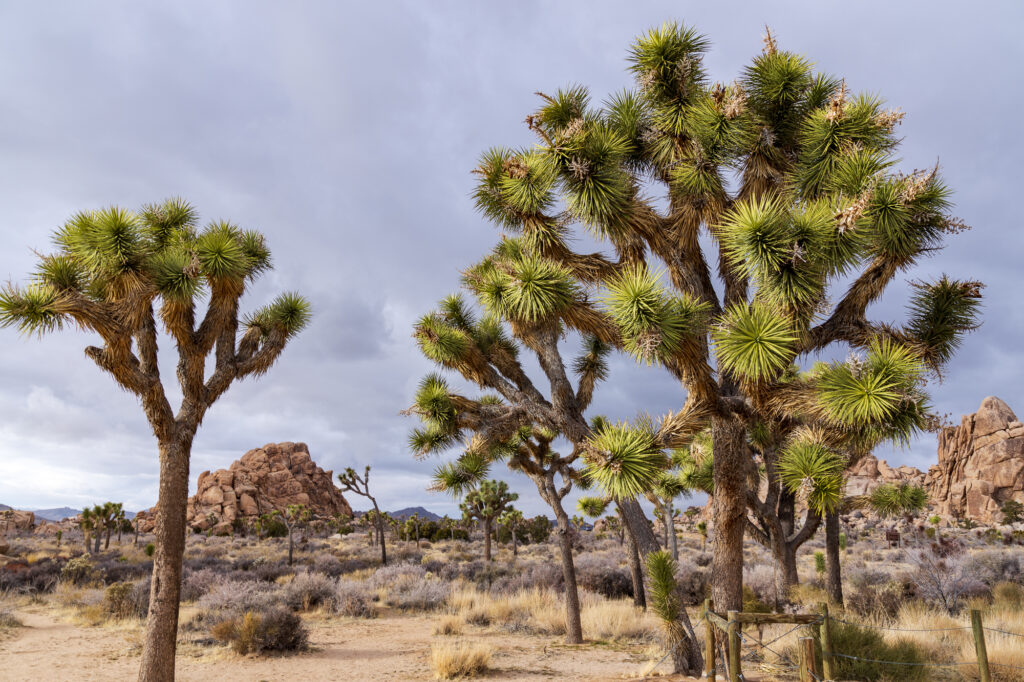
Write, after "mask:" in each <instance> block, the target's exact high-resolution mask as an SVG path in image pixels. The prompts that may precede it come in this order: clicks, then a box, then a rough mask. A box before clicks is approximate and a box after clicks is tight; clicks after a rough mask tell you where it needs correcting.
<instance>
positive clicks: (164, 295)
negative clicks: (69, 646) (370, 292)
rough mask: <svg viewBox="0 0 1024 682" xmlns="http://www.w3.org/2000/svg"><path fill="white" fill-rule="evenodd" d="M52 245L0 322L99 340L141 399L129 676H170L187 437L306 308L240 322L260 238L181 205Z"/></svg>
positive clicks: (258, 260) (260, 258) (70, 230)
mask: <svg viewBox="0 0 1024 682" xmlns="http://www.w3.org/2000/svg"><path fill="white" fill-rule="evenodd" d="M54 241H55V244H56V247H57V250H56V252H55V253H54V254H52V255H46V256H42V257H40V259H39V266H38V269H37V270H36V272H35V273H34V276H33V281H32V283H31V284H29V285H27V286H25V287H17V286H10V285H9V286H7V287H6V288H4V289H3V291H2V292H0V325H2V326H14V327H17V328H18V329H19V330H21V331H22V332H25V333H36V334H43V333H46V332H52V331H59V330H61V329H63V328H64V327H65V326H68V325H71V326H75V327H78V328H80V329H85V330H88V331H90V332H93V333H95V334H96V335H98V336H99V338H100V341H101V344H100V345H98V346H89V347H88V348H86V349H85V354H86V356H87V357H88V358H89V359H90V360H92V361H93V362H94V363H96V365H97V366H98V367H99V368H100V369H101V370H103V371H104V372H107V373H108V374H110V375H111V376H112V377H113V379H114V380H115V381H116V382H117V383H118V385H119V386H121V387H122V388H123V389H125V390H126V391H128V392H130V393H132V394H133V395H134V396H136V397H137V398H138V399H139V401H140V402H141V403H142V408H143V411H144V412H145V414H146V418H147V419H148V421H149V424H150V427H151V428H152V429H153V433H154V435H155V436H156V439H157V444H158V450H159V458H160V495H159V500H158V502H157V524H156V555H155V557H154V562H153V584H152V588H151V594H150V607H149V617H148V620H147V622H146V633H145V639H144V645H143V654H142V665H141V669H140V672H139V679H140V680H145V681H146V682H153V681H157V680H173V679H174V651H175V639H176V636H177V629H178V599H179V596H180V590H181V562H182V553H183V551H184V548H185V506H186V501H187V499H188V469H189V456H190V453H191V448H192V441H193V439H194V438H195V434H196V431H197V430H198V428H199V425H200V423H202V420H203V417H204V416H205V415H206V412H207V410H208V409H209V408H210V406H211V405H212V404H213V403H214V402H215V401H216V400H217V399H218V398H219V397H220V396H221V395H222V394H223V393H224V392H225V391H226V390H227V389H228V387H229V386H231V384H232V383H233V382H234V381H236V380H240V379H244V378H246V377H257V376H260V375H262V374H264V373H266V372H267V370H269V369H270V367H271V366H272V365H273V364H274V362H275V361H276V360H277V358H278V356H279V355H280V354H281V351H283V350H284V347H285V344H286V343H287V342H288V340H289V339H291V338H292V337H293V336H294V335H295V334H296V333H298V332H299V331H300V330H301V329H302V328H303V327H304V326H305V325H306V324H307V322H308V321H309V317H310V307H309V304H308V303H307V302H306V300H305V299H303V298H301V297H300V296H298V295H296V294H291V293H288V294H283V295H281V296H280V297H278V298H277V299H276V300H275V301H274V302H273V303H271V304H270V305H268V306H266V307H263V308H260V309H258V310H257V311H256V312H254V313H253V314H251V315H249V316H248V317H246V318H245V319H244V320H243V321H241V322H240V320H239V301H240V299H241V297H242V294H243V293H244V292H245V289H246V286H248V285H249V283H251V282H252V281H253V280H255V279H256V278H257V277H258V276H259V275H260V274H261V273H263V272H265V271H266V270H268V269H269V268H270V251H269V250H268V249H267V246H266V244H265V243H264V239H263V236H262V235H261V234H260V233H258V232H255V231H252V230H242V229H239V228H238V227H236V226H234V225H232V224H230V223H227V222H213V223H210V224H209V225H207V226H206V227H204V228H202V229H200V228H198V220H197V214H196V211H195V209H193V208H192V206H190V205H189V204H187V203H186V202H184V201H182V200H180V199H171V200H169V201H166V202H164V203H161V204H154V205H148V206H145V207H144V208H143V209H142V210H141V211H139V212H132V211H128V210H124V209H121V208H108V209H103V210H100V211H89V212H83V213H79V214H78V215H76V216H74V217H73V218H72V219H71V220H69V221H68V222H67V223H66V224H65V225H64V226H63V227H61V228H60V229H59V230H57V232H56V234H55V236H54ZM204 305H205V313H204V312H203V310H202V308H203V307H204ZM158 324H159V325H162V327H163V329H164V330H165V331H166V333H167V334H168V335H169V336H170V338H171V340H172V341H173V343H174V345H175V348H176V351H177V359H178V362H177V379H178V383H179V387H180V391H181V395H182V400H181V404H180V406H179V407H178V409H177V411H175V410H174V409H173V408H172V407H171V404H170V402H169V401H168V398H167V393H166V392H165V387H164V382H163V380H162V378H161V376H160V370H159V364H158V362H157V355H158V353H157V336H158V332H157V327H158ZM208 370H209V371H208Z"/></svg>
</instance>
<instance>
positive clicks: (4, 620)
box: [0, 606, 23, 630]
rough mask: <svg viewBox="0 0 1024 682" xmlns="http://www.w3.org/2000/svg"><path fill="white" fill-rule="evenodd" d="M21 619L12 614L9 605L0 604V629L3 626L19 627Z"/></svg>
mask: <svg viewBox="0 0 1024 682" xmlns="http://www.w3.org/2000/svg"><path fill="white" fill-rule="evenodd" d="M22 625H23V624H22V622H21V620H19V619H18V617H17V616H15V615H14V612H13V611H11V609H10V608H9V607H6V606H0V630H3V629H5V628H20V627H22Z"/></svg>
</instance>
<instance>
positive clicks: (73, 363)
mask: <svg viewBox="0 0 1024 682" xmlns="http://www.w3.org/2000/svg"><path fill="white" fill-rule="evenodd" d="M1022 19H1024V5H1022V4H1021V3H1019V2H987V3H977V4H975V5H974V6H970V7H968V5H967V4H965V3H963V2H934V1H930V2H909V1H905V0H904V1H901V2H891V0H890V1H888V2H864V1H859V2H856V3H839V2H821V1H820V0H819V1H817V2H808V3H795V2H756V3H753V2H752V3H749V4H746V3H743V4H741V3H728V2H715V3H711V2H699V3H698V2H678V1H677V2H628V3H625V2H596V1H594V0H580V1H574V2H570V1H567V0H562V1H560V2H548V3H540V2H523V1H518V0H517V1H516V2H503V3H495V2H482V1H474V2H470V1H469V0H466V1H464V2H440V1H437V0H431V1H430V2H423V1H422V0H420V1H411V2H389V1H383V2H373V3H354V2H319V3H317V2H289V3H281V2H253V1H251V0H246V1H245V2H241V1H239V2H218V3H210V2H180V1H179V2H175V3H137V2H125V3H111V2H90V3H82V2H64V3H59V2H47V3H13V2H12V3H3V5H0V84H2V89H3V96H2V98H0V141H2V150H3V158H2V161H0V246H2V249H0V279H11V280H12V281H15V282H18V281H24V278H25V275H26V274H27V273H28V272H30V271H31V269H32V267H33V265H34V259H35V256H34V255H33V249H36V250H40V251H46V250H47V249H48V248H49V245H50V233H51V231H52V230H54V229H55V228H57V227H58V226H59V225H61V223H62V222H63V221H65V220H66V219H67V218H68V217H69V216H70V215H71V214H72V213H74V212H76V211H78V210H82V209H93V208H100V207H103V206H108V205H111V204H116V205H120V206H123V207H128V208H136V207H138V206H140V205H141V204H143V203H146V202H152V201H159V200H161V199H163V198H166V197H169V196H175V195H180V196H183V197H185V198H187V199H188V200H189V201H191V202H193V203H194V205H195V206H196V207H197V208H198V210H199V211H200V213H201V215H202V217H203V219H204V220H209V219H221V218H223V219H230V220H232V221H234V222H236V223H238V224H239V225H241V226H243V227H252V228H256V229H259V230H262V231H263V232H264V233H265V234H266V235H267V238H268V241H269V245H270V246H271V248H272V250H273V253H274V260H275V263H276V270H275V271H274V272H273V273H271V274H270V275H269V276H266V277H265V278H264V279H263V280H261V281H260V283H259V284H258V285H257V286H255V287H253V288H252V290H251V292H250V293H249V295H248V297H247V299H246V301H247V303H248V305H249V306H250V307H254V306H257V305H260V304H262V303H265V302H266V301H268V300H269V299H270V298H272V297H273V296H274V295H275V294H276V293H277V292H278V291H281V290H285V289H296V290H299V291H301V292H302V293H304V294H305V295H307V296H308V297H309V298H310V299H311V301H312V302H313V306H314V309H315V315H316V316H315V319H314V322H313V324H312V325H311V326H310V327H309V328H308V330H306V331H305V332H303V334H302V335H301V336H300V337H299V338H297V339H296V340H295V341H294V342H293V343H291V344H290V345H289V346H288V348H287V350H286V351H285V353H284V356H283V357H282V358H281V360H280V362H279V363H278V364H277V366H276V367H275V368H274V369H273V370H272V371H271V372H270V373H269V374H268V375H266V376H265V377H264V378H262V379H260V380H259V381H247V382H244V383H242V384H236V385H235V386H234V387H232V388H231V390H230V391H229V392H228V393H227V394H226V395H225V396H224V397H222V398H221V400H220V401H219V402H218V403H217V404H216V405H215V406H214V408H213V409H212V410H211V411H210V413H209V414H208V416H207V418H206V420H205V422H204V424H203V426H202V429H201V430H200V432H199V435H198V437H197V438H196V440H195V445H194V448H193V453H192V475H193V476H192V478H193V480H192V486H191V490H192V491H194V489H195V478H196V477H197V476H198V474H199V473H200V472H202V471H204V470H207V469H217V468H222V467H227V466H228V465H229V464H230V463H231V461H232V460H234V459H237V458H238V457H239V456H240V455H242V454H243V453H244V452H245V451H246V450H249V449H251V448H254V447H258V446H260V445H263V444H265V443H268V442H278V441H288V440H292V441H304V442H306V443H308V445H309V449H310V452H311V453H312V455H313V458H314V459H315V460H316V461H317V462H318V463H320V464H321V466H323V467H324V468H325V469H334V470H335V471H337V470H339V469H341V468H343V467H345V466H356V467H360V468H361V467H362V466H363V465H364V464H366V463H367V462H369V463H372V464H373V466H374V473H373V475H372V476H373V479H372V485H373V486H374V487H375V488H376V489H377V490H378V491H379V495H380V498H381V503H382V506H383V507H385V508H390V509H394V508H397V507H401V506H406V505H424V506H427V507H428V508H430V509H432V510H435V511H437V512H439V513H444V512H449V513H452V512H454V511H455V505H454V503H453V502H452V501H451V500H450V499H448V498H445V497H442V496H440V495H437V494H432V493H429V492H427V491H426V490H425V488H426V486H427V485H428V481H429V475H430V472H431V471H432V469H433V467H434V466H436V464H437V461H425V462H418V461H416V460H414V459H413V458H412V457H411V456H410V454H409V452H408V449H407V447H406V437H407V434H408V432H409V430H410V429H411V428H412V427H413V426H414V425H415V424H414V421H413V420H412V419H410V418H407V417H401V416H399V414H398V413H399V410H401V409H403V408H405V407H407V406H408V405H409V403H410V399H411V395H412V393H413V390H414V387H415V385H416V383H417V382H418V380H419V379H420V378H421V377H422V376H423V374H424V373H426V372H427V371H430V370H431V365H430V363H428V362H427V361H426V360H424V359H423V358H421V357H420V355H419V353H418V350H417V349H416V347H415V346H414V344H413V341H412V339H411V338H410V333H411V325H412V323H413V321H414V320H415V319H416V317H418V316H419V315H421V314H422V313H424V312H426V311H427V310H429V309H430V308H431V306H433V305H434V303H435V302H436V301H437V300H438V299H440V298H441V297H443V296H444V295H446V294H448V293H451V292H453V291H455V290H456V288H457V286H458V273H459V271H460V269H461V268H463V267H465V266H466V265H468V264H470V263H471V262H473V261H474V260H476V259H477V258H479V257H480V255H481V254H482V253H483V252H485V251H486V250H488V249H489V248H490V247H491V246H492V245H493V244H494V243H495V241H496V239H497V236H498V232H497V230H496V229H495V228H494V227H493V226H491V225H489V224H488V223H486V222H485V221H483V220H482V219H481V218H480V217H479V216H478V215H477V214H476V213H475V211H474V208H473V204H472V201H471V198H470V193H471V191H472V189H473V182H474V181H473V176H471V175H470V170H471V169H472V168H473V167H474V166H475V165H476V163H477V159H478V157H479V155H480V154H481V152H483V151H484V150H485V149H487V148H488V147H490V146H498V145H510V146H515V145H524V144H530V143H532V139H531V137H530V135H529V134H528V131H527V130H526V128H525V126H524V125H523V123H522V121H523V118H524V117H525V116H526V115H527V114H528V113H530V112H531V111H533V110H534V109H535V108H536V106H537V98H536V97H535V96H534V95H533V93H534V92H535V91H537V90H542V91H548V92H550V91H553V90H555V89H556V88H558V87H559V86H564V85H567V84H572V83H580V84H584V85H587V86H588V87H589V88H590V89H591V92H592V94H593V97H594V99H595V100H597V101H601V100H602V99H603V98H604V97H605V96H606V95H608V94H610V93H612V92H615V91H617V90H620V89H622V88H624V87H627V86H629V85H630V79H629V76H628V74H627V72H626V59H625V57H626V51H627V48H628V47H629V45H630V42H631V40H632V39H633V37H634V36H635V35H636V34H638V33H639V32H641V31H644V30H646V29H647V28H649V27H652V26H655V25H658V24H660V23H661V22H663V21H665V20H681V21H684V22H686V23H688V24H691V25H694V26H696V27H697V28H698V29H699V30H700V31H702V32H703V33H705V34H706V35H707V36H708V37H709V38H710V39H711V43H712V48H711V51H710V54H709V55H708V56H707V59H706V64H707V66H708V68H709V72H710V75H711V78H712V79H714V80H721V81H731V80H733V79H734V78H736V77H737V76H738V75H739V72H740V69H741V68H742V67H743V65H744V64H746V63H747V62H748V61H749V59H750V58H751V57H752V56H753V55H755V54H756V53H758V52H759V51H760V49H761V36H762V34H763V26H764V24H765V23H769V24H770V25H771V26H772V28H773V29H774V32H775V33H776V35H777V37H778V39H779V41H780V45H781V46H782V47H783V48H784V49H788V50H793V51H796V52H800V53H803V54H805V55H807V56H808V57H809V58H811V59H812V60H813V61H815V62H816V63H817V65H818V68H819V69H821V70H824V71H828V72H831V73H834V74H837V75H841V76H845V77H846V78H847V82H848V84H849V86H850V87H851V88H852V89H854V90H858V91H859V90H867V91H871V92H874V93H878V94H881V95H882V96H884V97H885V98H886V99H887V100H888V101H889V103H890V104H891V105H892V106H898V107H900V108H902V109H903V110H904V111H905V112H906V113H907V117H906V119H905V120H904V122H903V125H902V128H901V129H900V133H901V134H902V135H904V136H905V142H904V145H903V148H902V159H903V163H902V167H903V169H904V170H911V169H913V168H924V167H929V166H931V165H932V164H934V163H935V162H936V160H938V161H940V162H941V164H942V167H943V174H944V177H945V178H946V180H947V181H948V183H949V184H950V185H951V186H952V187H953V188H954V190H955V196H954V200H955V202H956V204H957V206H956V211H955V212H956V213H957V214H959V215H960V216H961V217H963V219H964V220H966V221H967V222H968V223H969V224H971V225H973V226H974V229H973V231H971V232H968V233H965V234H962V235H959V236H957V237H954V238H953V240H952V242H951V243H950V245H949V246H948V248H947V249H946V250H945V251H943V252H942V253H940V254H937V255H936V256H934V257H932V258H930V259H928V260H927V261H925V262H924V263H923V264H922V266H921V267H919V268H918V269H917V270H916V271H915V272H913V273H910V275H909V276H910V277H913V278H927V277H931V276H934V275H937V274H939V273H942V272H948V273H949V274H951V275H953V276H956V277H959V278H968V279H970V278H978V279H981V280H984V281H985V282H986V284H987V285H988V288H987V289H986V290H985V294H986V298H985V323H984V327H983V328H982V329H981V330H980V331H978V332H976V333H975V334H974V335H973V336H971V337H970V338H968V340H967V341H966V343H965V344H964V346H963V349H962V351H961V353H960V354H959V356H958V357H957V358H956V359H955V360H954V361H953V363H952V364H951V366H950V367H949V369H948V372H947V374H946V376H945V380H944V383H942V384H941V385H936V386H934V389H933V395H934V402H935V404H936V406H937V408H938V410H939V411H940V412H948V413H952V414H953V415H954V418H955V419H956V420H959V416H960V415H961V414H963V413H967V412H972V411H974V409H976V407H977V405H978V404H979V403H980V401H981V399H982V398H983V397H985V396H986V395H992V394H994V395H998V396H1000V397H1002V398H1003V399H1004V400H1006V401H1007V402H1008V403H1009V404H1010V405H1011V406H1012V407H1016V408H1018V409H1020V410H1022V411H1024V388H1022V383H1021V377H1020V369H1021V360H1022V350H1021V345H1022V343H1021V338H1020V332H1021V329H1022V325H1021V323H1022V318H1024V315H1022V312H1021V311H1022V309H1024V307H1022V303H1021V289H1020V286H1021V282H1022V280H1021V277H1020V272H1021V258H1022V255H1024V248H1022V247H1024V236H1022V235H1024V230H1022V229H1021V227H1020V225H1019V218H1014V216H1015V215H1019V210H1018V207H1017V201H1019V200H1020V194H1021V190H1020V180H1019V177H1020V170H1019V164H1020V162H1021V161H1020V160H1021V158H1022V157H1024V148H1022V144H1021V139H1022V136H1021V134H1020V132H1019V125H1020V123H1019V121H1020V117H1021V112H1022V111H1024V102H1022V94H1021V88H1020V74H1021V67H1022V61H1024V60H1022V56H1024V41H1022V40H1021V39H1020V35H1021V31H1022V29H1024V21H1022ZM904 293H905V287H904V286H902V285H901V286H898V287H894V288H893V291H892V292H891V294H890V295H888V296H887V297H886V299H885V300H883V301H882V302H881V303H880V304H878V305H876V306H875V307H874V309H873V310H872V313H873V314H874V316H876V317H879V318H887V319H898V316H899V315H900V313H901V310H902V296H903V294H904ZM91 342H92V340H90V339H89V338H88V336H87V335H83V334H74V333H64V334H60V335H54V336H50V337H47V338H44V339H43V340H41V341H40V340H37V339H36V338H24V337H19V335H18V334H17V332H16V331H14V330H10V329H8V330H0V344H2V346H0V347H2V350H3V352H2V354H0V379H2V381H0V415H2V417H0V502H3V503H6V504H9V505H13V506H16V507H20V508H34V507H50V506H63V505H70V506H73V507H80V506H82V505H85V504H93V503H97V502H102V501H105V500H115V501H123V502H124V503H125V505H126V507H127V508H129V509H139V508H143V507H149V506H151V505H153V504H154V503H155V500H156V491H157V466H158V465H157V457H156V448H155V442H154V438H153V436H152V433H151V432H150V430H149V427H148V425H147V423H146V421H145V418H144V416H143V413H142V410H141V408H140V407H139V405H138V404H137V402H136V400H135V399H134V398H132V397H131V396H129V395H128V394H126V393H125V392H123V391H121V390H120V389H118V388H117V387H116V386H115V385H114V383H113V381H112V380H111V379H110V378H108V377H107V376H105V375H103V374H101V372H100V370H98V369H97V368H96V367H95V366H94V365H93V364H92V363H91V362H90V361H88V360H87V359H86V358H85V357H84V355H83V353H82V349H83V348H84V347H85V346H86V345H88V344H89V343H91ZM162 348H163V351H164V353H165V354H166V353H168V352H169V351H171V350H172V347H171V344H170V343H166V342H165V343H164V344H163V347H162ZM165 359H166V358H165ZM164 376H173V373H171V372H168V373H165V375H164ZM682 400H683V393H682V391H681V390H680V388H679V387H678V386H677V385H675V384H674V383H673V382H672V381H671V380H669V378H668V377H667V375H666V373H665V372H664V371H660V370H657V369H646V368H637V367H635V366H634V365H633V363H632V361H630V360H628V359H625V358H617V359H616V360H615V361H614V362H613V371H612V375H611V378H610V380H609V382H608V383H607V384H606V385H605V386H604V387H603V388H601V389H600V391H599V393H598V395H597V398H596V400H595V405H594V408H593V412H594V413H598V412H599V413H603V414H607V415H609V416H610V417H612V418H616V419H624V418H629V417H632V416H634V415H635V414H636V413H637V411H639V410H649V411H651V412H654V413H657V412H661V411H664V410H667V409H674V408H678V407H679V406H680V405H681V404H682ZM876 454H878V456H879V457H882V458H887V459H889V461H890V462H899V463H908V464H913V465H915V466H918V467H922V468H926V467H927V466H928V465H930V464H932V463H934V461H935V439H934V437H927V438H923V439H921V440H920V441H919V442H917V443H915V444H914V445H913V446H912V447H911V448H910V449H909V450H903V451H893V450H892V449H891V448H890V447H886V448H883V449H881V450H880V451H879V452H877V453H876ZM498 473H500V474H502V475H503V476H504V477H506V478H508V480H511V481H513V484H514V486H515V487H516V489H517V490H519V491H520V493H521V500H520V506H521V507H522V508H523V509H524V510H525V511H526V512H527V513H530V514H534V513H543V512H544V511H545V507H544V505H543V503H542V502H541V501H540V499H539V498H538V497H537V494H536V490H535V488H533V486H532V484H530V483H529V481H528V480H526V479H524V478H520V477H515V476H511V475H510V474H507V472H502V471H499V472H498ZM350 501H351V502H352V504H353V506H354V507H356V508H357V509H359V508H364V507H365V505H364V502H363V500H362V499H361V498H356V499H352V500H350Z"/></svg>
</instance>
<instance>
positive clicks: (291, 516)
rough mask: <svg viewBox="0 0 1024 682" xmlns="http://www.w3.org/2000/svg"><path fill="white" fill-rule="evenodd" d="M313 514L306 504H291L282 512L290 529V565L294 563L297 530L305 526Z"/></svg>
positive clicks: (282, 516)
mask: <svg viewBox="0 0 1024 682" xmlns="http://www.w3.org/2000/svg"><path fill="white" fill-rule="evenodd" d="M312 516H313V514H312V512H310V510H309V507H307V506H306V505H304V504H289V505H288V506H287V507H285V510H284V512H283V513H282V514H281V520H282V521H283V522H284V525H285V528H287V529H288V565H289V566H291V565H292V563H293V557H294V553H295V531H296V530H298V529H300V528H305V527H306V524H308V523H309V520H310V519H311V518H312Z"/></svg>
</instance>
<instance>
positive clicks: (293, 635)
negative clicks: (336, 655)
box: [210, 606, 309, 654]
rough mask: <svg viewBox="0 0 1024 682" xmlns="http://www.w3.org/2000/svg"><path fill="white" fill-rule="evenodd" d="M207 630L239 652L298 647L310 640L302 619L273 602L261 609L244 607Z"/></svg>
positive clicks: (285, 649)
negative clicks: (243, 609)
mask: <svg viewBox="0 0 1024 682" xmlns="http://www.w3.org/2000/svg"><path fill="white" fill-rule="evenodd" d="M210 634H211V635H212V636H213V638H214V639H216V640H217V641H219V642H223V643H225V644H230V645H231V648H232V649H233V650H234V651H235V652H236V653H239V654H249V653H256V654H258V653H261V652H264V651H301V650H303V649H305V648H306V647H307V646H308V644H309V633H308V632H307V631H306V627H305V626H304V625H303V624H302V619H301V618H300V617H299V616H298V615H296V614H294V613H292V612H291V611H289V610H288V609H287V608H284V607H281V606H275V607H273V608H270V609H267V610H266V611H263V612H262V613H256V612H254V611H246V612H245V613H244V614H242V615H241V616H238V617H236V618H229V619H227V620H223V621H221V622H220V623H217V624H216V625H214V626H213V627H212V628H211V629H210Z"/></svg>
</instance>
